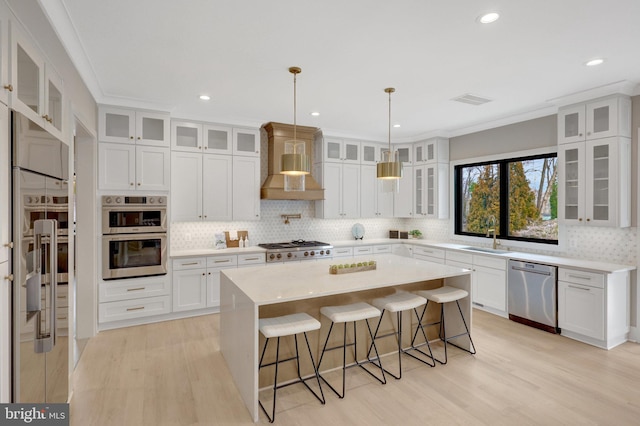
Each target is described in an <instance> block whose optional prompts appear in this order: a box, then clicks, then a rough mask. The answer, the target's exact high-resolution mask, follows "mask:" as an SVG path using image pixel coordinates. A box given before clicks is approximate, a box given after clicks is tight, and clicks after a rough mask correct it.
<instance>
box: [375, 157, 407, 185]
mask: <svg viewBox="0 0 640 426" xmlns="http://www.w3.org/2000/svg"><path fill="white" fill-rule="evenodd" d="M377 177H378V179H400V178H401V177H402V162H400V159H399V157H398V151H385V152H383V153H382V161H380V162H379V163H378V176H377Z"/></svg>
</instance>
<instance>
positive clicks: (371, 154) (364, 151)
mask: <svg viewBox="0 0 640 426" xmlns="http://www.w3.org/2000/svg"><path fill="white" fill-rule="evenodd" d="M383 147H384V145H382V144H379V143H376V142H360V164H363V165H365V164H368V165H372V166H375V165H376V164H377V163H378V162H379V161H380V157H381V149H382V148H383Z"/></svg>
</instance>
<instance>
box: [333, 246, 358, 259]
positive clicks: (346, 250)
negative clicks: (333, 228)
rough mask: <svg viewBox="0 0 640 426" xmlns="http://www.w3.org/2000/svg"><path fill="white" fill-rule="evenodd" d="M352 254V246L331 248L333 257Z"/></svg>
mask: <svg viewBox="0 0 640 426" xmlns="http://www.w3.org/2000/svg"><path fill="white" fill-rule="evenodd" d="M345 256H353V248H352V247H340V248H334V249H333V257H345Z"/></svg>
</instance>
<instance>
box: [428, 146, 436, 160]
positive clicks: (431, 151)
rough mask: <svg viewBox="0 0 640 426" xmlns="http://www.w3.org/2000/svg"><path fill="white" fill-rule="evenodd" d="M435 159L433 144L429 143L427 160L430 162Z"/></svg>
mask: <svg viewBox="0 0 640 426" xmlns="http://www.w3.org/2000/svg"><path fill="white" fill-rule="evenodd" d="M435 158H436V154H435V144H433V143H430V144H428V145H427V160H429V161H431V160H434V159H435Z"/></svg>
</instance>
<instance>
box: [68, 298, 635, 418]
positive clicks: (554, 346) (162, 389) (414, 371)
mask: <svg viewBox="0 0 640 426" xmlns="http://www.w3.org/2000/svg"><path fill="white" fill-rule="evenodd" d="M473 338H474V342H475V343H476V348H477V349H478V354H477V355H475V356H471V355H468V354H466V353H464V352H461V351H458V350H456V349H455V348H454V349H451V351H450V353H449V355H450V356H449V363H448V364H447V365H444V366H442V365H438V366H437V367H435V368H429V367H427V366H424V365H422V364H420V363H418V362H415V361H412V360H411V359H410V358H408V357H404V360H403V367H404V375H403V378H402V380H399V381H398V380H394V379H391V381H390V382H388V383H387V384H386V385H384V386H383V385H380V384H379V383H378V382H376V381H374V380H373V379H372V378H370V377H369V376H368V375H366V373H364V372H362V371H358V369H351V370H349V371H348V372H347V385H348V387H347V394H346V397H345V399H343V400H340V399H338V398H337V397H336V396H335V395H334V394H333V393H331V392H330V391H329V389H325V395H326V397H327V404H326V405H324V406H322V405H320V403H319V402H318V401H316V400H315V399H314V398H313V396H312V395H311V394H310V393H309V392H308V391H307V390H306V389H305V388H304V387H303V386H302V385H294V386H289V387H287V388H283V389H281V390H280V391H279V392H278V409H277V414H276V424H280V425H305V426H306V425H322V426H327V425H330V426H338V425H400V424H403V425H418V424H420V425H423V424H433V425H448V424H460V425H518V426H523V425H560V424H562V425H637V424H639V423H640V345H638V344H634V343H626V344H624V345H621V346H619V347H617V348H615V349H613V350H611V351H605V350H602V349H598V348H594V347H591V346H588V345H585V344H582V343H579V342H576V341H573V340H570V339H567V338H563V337H560V336H557V335H551V334H548V333H544V332H541V331H538V330H535V329H532V328H529V327H526V326H523V325H520V324H516V323H514V322H511V321H508V320H506V319H504V318H500V317H496V316H494V315H490V314H487V313H484V312H482V311H477V310H476V311H474V330H473ZM385 361H387V360H386V359H385ZM393 361H395V357H394V358H393ZM391 362H392V360H391V359H389V360H388V361H387V365H388V366H389V368H390V369H392V368H393V367H395V364H393V365H391ZM260 422H261V423H267V420H266V418H265V417H264V416H263V415H262V414H261V417H260ZM71 424H72V425H83V426H84V425H154V426H155V425H250V424H252V422H251V419H250V417H249V413H248V411H247V410H246V408H245V407H244V405H243V403H242V401H241V400H240V397H239V395H238V393H237V391H236V389H235V387H234V384H233V381H232V380H231V377H230V374H229V372H228V370H227V368H226V365H225V362H224V359H223V357H222V355H221V354H220V351H219V345H218V315H209V316H203V317H196V318H190V319H184V320H177V321H170V322H163V323H158V324H151V325H145V326H139V327H131V328H126V329H120V330H112V331H106V332H102V333H100V334H99V335H98V336H96V337H95V338H93V339H91V340H90V341H89V343H88V344H87V347H86V349H85V351H84V354H83V355H82V358H81V359H80V362H79V364H78V367H77V370H76V373H75V393H74V396H73V399H72V401H71Z"/></svg>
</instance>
